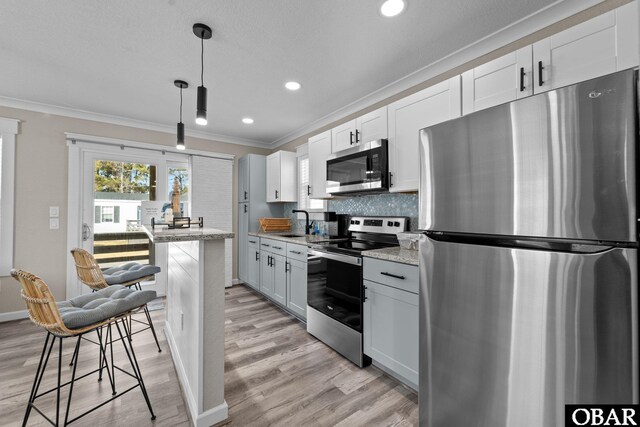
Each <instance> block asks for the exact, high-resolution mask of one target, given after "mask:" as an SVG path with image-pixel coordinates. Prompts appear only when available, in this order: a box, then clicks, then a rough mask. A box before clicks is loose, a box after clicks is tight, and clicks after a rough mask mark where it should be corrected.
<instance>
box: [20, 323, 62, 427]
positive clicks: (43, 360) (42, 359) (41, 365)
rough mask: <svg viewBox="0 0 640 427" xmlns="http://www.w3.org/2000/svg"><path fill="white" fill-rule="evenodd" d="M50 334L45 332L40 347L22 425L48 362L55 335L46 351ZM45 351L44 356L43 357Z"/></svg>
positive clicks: (27, 416)
mask: <svg viewBox="0 0 640 427" xmlns="http://www.w3.org/2000/svg"><path fill="white" fill-rule="evenodd" d="M51 337H52V336H51V334H50V333H47V338H46V339H45V341H44V346H43V347H42V354H41V355H40V362H39V363H38V369H37V370H36V377H35V378H34V379H33V386H32V387H31V394H30V395H29V403H27V410H26V411H25V413H24V419H23V420H22V426H23V427H24V426H26V425H27V420H28V419H29V414H31V405H33V401H34V400H35V396H36V394H38V389H39V388H40V382H41V381H42V376H43V374H44V370H45V368H46V367H47V363H48V362H49V355H50V354H51V350H52V349H53V343H54V342H55V337H54V338H53V339H52V340H51V345H49V351H47V345H48V344H49V339H50V338H51ZM45 353H46V358H45Z"/></svg>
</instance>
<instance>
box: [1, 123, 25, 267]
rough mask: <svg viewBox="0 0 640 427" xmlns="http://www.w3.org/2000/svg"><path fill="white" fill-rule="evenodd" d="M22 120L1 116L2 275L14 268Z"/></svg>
mask: <svg viewBox="0 0 640 427" xmlns="http://www.w3.org/2000/svg"><path fill="white" fill-rule="evenodd" d="M19 124H20V120H16V119H10V118H5V117H0V139H2V145H1V149H2V160H1V161H2V165H0V173H2V180H1V184H0V185H1V186H2V188H0V194H1V196H0V200H1V201H0V254H2V256H0V276H8V275H9V272H10V271H11V269H12V268H13V257H14V216H15V212H14V209H15V182H16V179H15V178H16V175H15V170H16V135H17V134H18V128H19Z"/></svg>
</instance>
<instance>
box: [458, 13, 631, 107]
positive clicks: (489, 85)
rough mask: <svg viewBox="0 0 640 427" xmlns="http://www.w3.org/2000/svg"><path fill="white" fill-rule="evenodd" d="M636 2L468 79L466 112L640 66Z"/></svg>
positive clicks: (489, 65)
mask: <svg viewBox="0 0 640 427" xmlns="http://www.w3.org/2000/svg"><path fill="white" fill-rule="evenodd" d="M639 51H640V47H639V46H638V2H637V1H634V2H631V3H627V4H626V5H624V6H622V7H619V8H617V9H616V10H612V11H610V12H607V13H605V14H602V15H600V16H597V17H595V18H593V19H590V20H589V21H586V22H583V23H581V24H578V25H576V26H574V27H571V28H568V29H566V30H564V31H561V32H559V33H557V34H554V35H552V36H550V37H547V38H546V39H543V40H540V41H538V42H536V43H534V44H533V45H532V46H531V45H530V46H525V47H523V48H522V49H520V50H518V51H516V52H512V53H509V54H507V55H505V56H502V57H500V58H497V59H494V60H493V61H490V62H487V63H486V64H482V65H480V66H478V67H476V68H474V69H472V70H469V71H466V72H464V73H463V74H462V112H463V114H469V113H472V112H474V111H479V110H482V109H484V108H489V107H493V106H494V105H499V104H504V103H506V102H510V101H515V100H516V99H519V98H522V97H525V96H529V95H532V94H536V93H542V92H545V91H548V90H552V89H556V88H559V87H562V86H567V85H571V84H574V83H578V82H581V81H585V80H589V79H592V78H596V77H599V76H603V75H606V74H610V73H614V72H616V71H621V70H625V69H628V68H632V67H636V66H638V64H639V63H640V61H639V59H638V57H639Z"/></svg>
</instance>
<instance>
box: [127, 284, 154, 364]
mask: <svg viewBox="0 0 640 427" xmlns="http://www.w3.org/2000/svg"><path fill="white" fill-rule="evenodd" d="M134 286H135V288H136V289H137V290H139V291H141V290H142V285H140V283H139V282H138V283H136V284H135V285H134ZM144 314H145V315H146V316H147V322H148V323H149V327H150V328H151V333H152V334H153V339H154V340H156V346H158V353H161V352H162V349H161V348H160V343H159V342H158V336H157V335H156V328H155V327H154V326H153V321H152V320H151V314H149V308H148V307H147V306H146V305H145V306H144ZM129 328H131V323H129ZM129 330H131V329H129Z"/></svg>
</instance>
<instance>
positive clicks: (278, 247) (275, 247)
mask: <svg viewBox="0 0 640 427" xmlns="http://www.w3.org/2000/svg"><path fill="white" fill-rule="evenodd" d="M273 249H282V247H281V246H274V247H273Z"/></svg>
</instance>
